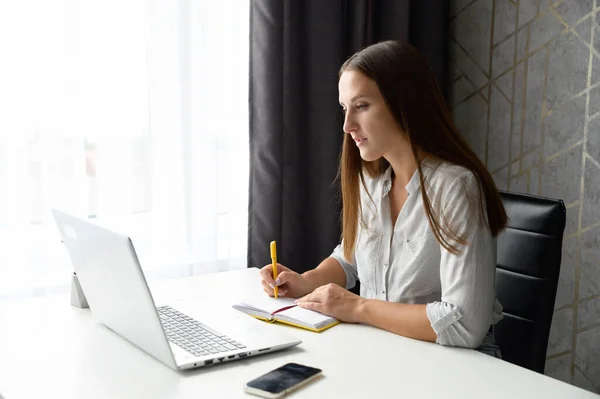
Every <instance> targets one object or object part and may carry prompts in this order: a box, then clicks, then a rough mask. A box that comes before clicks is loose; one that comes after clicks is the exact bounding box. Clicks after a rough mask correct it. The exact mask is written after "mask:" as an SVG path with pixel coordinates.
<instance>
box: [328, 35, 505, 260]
mask: <svg viewBox="0 0 600 399" xmlns="http://www.w3.org/2000/svg"><path fill="white" fill-rule="evenodd" d="M349 70H352V71H359V72H361V73H363V74H365V75H366V76H368V77H369V78H371V79H373V80H374V81H375V82H376V83H377V86H378V87H379V90H380V91H381V94H382V95H383V98H384V99H385V101H386V102H387V105H388V107H389V109H390V111H391V112H392V114H393V115H394V118H395V120H396V122H397V123H398V126H399V127H400V129H401V130H402V131H403V132H404V133H405V134H406V135H407V137H408V139H409V141H410V145H411V148H412V153H413V155H414V157H415V160H417V165H418V171H419V180H420V182H421V187H420V191H421V196H422V198H423V204H424V206H425V212H426V214H427V219H428V220H429V225H430V226H431V229H432V231H433V233H434V235H435V237H436V239H437V240H438V242H439V243H440V244H441V245H442V246H443V247H444V248H445V249H446V250H448V251H450V252H452V253H454V254H457V253H459V249H458V246H457V245H456V243H459V244H467V242H466V240H465V238H464V237H458V236H457V234H455V232H454V231H453V230H452V229H451V228H450V226H448V225H447V224H446V223H444V222H442V220H443V219H444V216H443V215H441V210H440V209H433V208H432V206H431V201H430V199H429V197H428V196H427V192H426V187H425V181H424V177H423V171H422V168H421V162H419V161H418V156H417V154H418V153H419V150H421V151H422V152H424V153H425V154H428V155H432V156H434V157H436V158H439V159H442V160H445V161H447V162H449V163H452V164H455V165H460V166H463V167H465V168H467V169H469V170H471V171H472V172H474V173H475V174H476V175H477V177H478V178H479V182H480V185H479V195H478V201H476V202H474V201H470V203H479V211H480V213H479V215H480V216H481V217H483V215H484V209H483V204H484V201H483V197H482V196H485V204H486V206H487V216H488V217H487V221H486V222H487V225H488V227H489V228H490V231H491V233H492V236H494V237H495V236H497V235H498V233H500V232H501V231H502V230H503V229H504V227H505V226H506V223H507V219H508V218H507V216H506V212H505V210H504V206H503V204H502V200H501V198H500V194H499V192H498V189H497V188H496V185H495V183H494V180H493V179H492V176H491V175H490V173H489V172H488V170H487V168H486V167H485V165H484V164H483V163H482V162H481V161H480V160H479V158H478V157H477V155H476V154H475V153H474V152H473V151H472V150H471V149H470V148H469V146H468V144H467V143H466V141H465V139H464V138H463V137H462V135H461V134H460V132H459V131H458V129H457V127H456V126H455V124H454V122H453V121H452V117H451V116H450V112H449V111H448V107H447V106H446V103H445V101H444V98H443V96H442V94H441V91H440V89H439V87H438V85H437V83H436V81H435V77H434V76H433V72H432V71H431V68H430V67H429V65H428V64H427V61H426V60H425V58H424V57H423V55H422V54H421V53H420V52H419V51H418V50H417V49H416V48H414V47H413V46H411V45H410V44H408V43H404V42H401V41H385V42H381V43H377V44H374V45H371V46H369V47H366V48H364V49H362V50H360V51H359V52H357V53H356V54H354V55H353V56H351V57H350V58H349V59H348V60H347V61H346V62H344V64H343V65H342V67H341V68H340V73H339V74H340V76H341V75H342V73H343V72H344V71H349ZM388 166H389V163H388V161H387V160H385V159H384V158H380V159H378V160H377V161H373V162H366V161H364V160H362V158H361V157H360V152H359V150H358V148H357V147H356V145H355V144H354V142H353V140H352V139H351V137H349V135H348V134H345V135H344V144H343V148H342V155H341V159H340V169H339V174H338V178H340V180H341V185H342V207H343V208H342V237H343V238H344V256H345V257H346V259H350V258H351V255H352V253H353V251H354V243H355V241H356V235H357V233H358V231H357V230H358V219H359V215H362V209H361V202H360V186H359V184H363V187H365V190H366V186H365V183H364V175H363V169H364V170H365V171H366V172H367V174H368V175H369V176H371V177H377V176H380V175H382V174H383V173H384V172H385V170H386V169H387V168H388ZM361 218H362V216H361Z"/></svg>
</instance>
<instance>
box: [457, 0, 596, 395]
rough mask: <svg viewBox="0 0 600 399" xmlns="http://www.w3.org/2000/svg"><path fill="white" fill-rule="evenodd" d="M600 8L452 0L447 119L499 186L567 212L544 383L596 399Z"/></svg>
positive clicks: (578, 3)
mask: <svg viewBox="0 0 600 399" xmlns="http://www.w3.org/2000/svg"><path fill="white" fill-rule="evenodd" d="M598 3H600V0H563V1H553V0H452V2H451V4H452V6H451V21H450V37H449V40H450V53H451V60H450V65H451V73H452V81H453V83H452V89H453V90H452V95H451V107H452V110H453V114H454V118H455V120H456V122H457V124H458V126H459V128H460V129H461V130H462V132H463V133H464V134H465V135H466V136H467V138H468V140H469V141H470V143H471V145H472V147H473V148H474V150H475V151H476V152H477V154H478V155H479V156H480V157H481V158H482V159H483V160H485V162H486V164H487V166H488V168H489V169H490V170H491V172H492V174H493V176H494V179H495V180H496V183H497V185H498V186H499V187H500V188H502V189H508V190H510V191H517V192H528V193H532V194H539V195H543V196H548V197H553V198H560V199H562V200H564V202H565V204H566V206H567V227H566V230H565V239H564V246H563V262H562V267H561V273H560V281H559V286H558V293H557V297H556V306H555V313H554V318H553V322H552V329H551V332H550V339H549V344H548V353H547V357H548V360H547V364H546V374H547V375H549V376H552V377H554V378H557V379H560V380H563V381H565V382H569V383H572V384H575V385H577V386H580V387H582V388H584V389H588V390H591V391H595V392H599V393H600V13H599V12H600V4H598Z"/></svg>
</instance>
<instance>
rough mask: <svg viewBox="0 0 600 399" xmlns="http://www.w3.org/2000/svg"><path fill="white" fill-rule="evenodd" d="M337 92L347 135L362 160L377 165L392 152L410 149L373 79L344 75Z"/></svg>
mask: <svg viewBox="0 0 600 399" xmlns="http://www.w3.org/2000/svg"><path fill="white" fill-rule="evenodd" d="M338 90H339V101H340V105H341V106H342V108H343V110H344V114H345V117H344V132H345V133H348V134H349V135H350V136H352V138H353V139H354V142H355V144H356V145H357V146H358V149H359V151H360V156H361V158H362V159H364V160H365V161H375V160H377V159H379V158H380V157H382V156H385V155H386V154H387V153H388V152H389V151H390V150H391V149H392V148H398V146H407V145H409V144H408V141H407V140H406V138H405V136H404V135H403V134H401V131H400V128H399V127H398V124H397V123H396V121H395V119H394V116H393V115H392V113H391V111H390V109H389V108H388V106H387V104H386V102H385V100H384V99H383V96H382V95H381V92H380V91H379V88H378V87H377V83H375V81H374V80H373V79H371V78H369V77H367V76H366V75H365V74H363V73H362V72H358V71H345V72H343V73H342V76H341V77H340V80H339V82H338Z"/></svg>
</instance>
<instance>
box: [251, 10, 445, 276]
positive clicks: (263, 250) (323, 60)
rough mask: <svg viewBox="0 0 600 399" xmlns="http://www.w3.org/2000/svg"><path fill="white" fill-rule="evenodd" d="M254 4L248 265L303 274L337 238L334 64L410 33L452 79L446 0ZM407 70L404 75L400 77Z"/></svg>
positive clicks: (338, 127)
mask: <svg viewBox="0 0 600 399" xmlns="http://www.w3.org/2000/svg"><path fill="white" fill-rule="evenodd" d="M250 7H251V10H250V98H249V100H250V200H249V226H248V267H255V266H256V267H261V266H263V265H265V264H268V263H270V253H269V243H270V242H271V241H272V240H276V241H277V245H278V260H279V262H280V263H282V264H284V265H286V266H288V267H290V268H292V269H294V270H296V271H297V272H303V271H306V270H309V269H312V268H314V267H316V266H317V265H318V264H319V263H320V262H321V261H322V260H323V259H324V258H326V257H327V256H329V254H330V253H331V251H332V250H333V249H334V248H335V246H336V245H337V244H338V243H339V239H340V223H339V215H340V209H341V203H340V200H339V187H338V184H337V182H334V180H335V177H336V174H337V168H338V161H339V155H340V150H341V143H342V137H343V132H342V124H343V115H342V113H341V109H340V106H339V104H338V93H337V81H338V69H339V67H340V66H341V65H342V63H343V62H344V61H345V60H346V58H347V57H348V56H350V55H351V54H352V53H354V52H355V51H357V50H359V49H360V48H362V47H365V46H367V45H369V44H372V43H376V42H379V41H382V40H388V39H403V40H407V41H409V42H410V43H412V44H413V45H415V46H416V47H417V48H419V49H420V50H421V51H422V52H423V53H424V54H425V56H426V57H427V58H428V60H429V62H430V64H431V66H432V68H433V70H434V71H435V72H436V74H437V77H438V79H439V82H440V84H441V85H442V87H443V88H445V87H446V86H447V85H446V82H445V77H446V72H445V71H446V60H447V56H446V37H447V35H446V25H447V24H446V21H447V17H446V16H447V2H446V1H444V0H436V1H434V0H413V1H408V0H406V1H402V0H379V1H376V0H253V1H252V2H251V6H250ZM399 78H401V77H399Z"/></svg>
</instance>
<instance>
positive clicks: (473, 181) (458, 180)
mask: <svg viewBox="0 0 600 399" xmlns="http://www.w3.org/2000/svg"><path fill="white" fill-rule="evenodd" d="M428 183H429V184H428V194H429V196H430V197H432V198H434V199H435V200H434V201H435V202H437V201H441V202H442V203H443V202H445V200H447V199H448V198H449V197H452V198H455V199H457V198H463V199H464V200H467V199H468V197H471V198H474V196H475V195H476V194H477V191H478V189H479V178H478V177H477V175H476V174H475V172H473V171H472V170H470V169H468V168H465V167H464V166H460V165H456V164H453V163H450V162H446V161H439V162H438V163H437V165H436V166H435V167H433V168H432V173H431V174H430V178H429V179H428Z"/></svg>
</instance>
